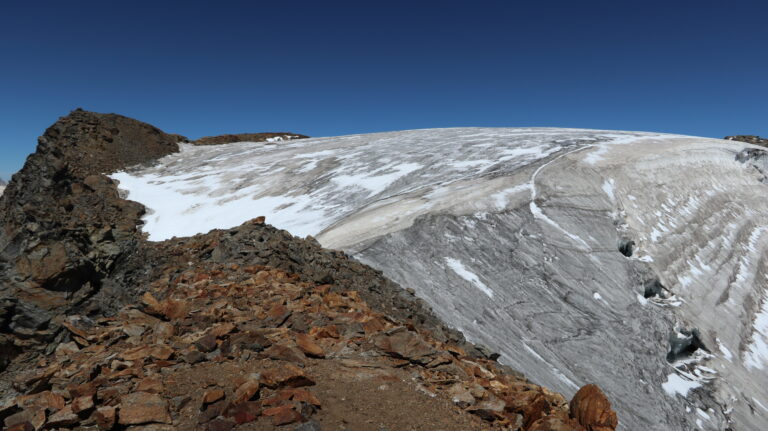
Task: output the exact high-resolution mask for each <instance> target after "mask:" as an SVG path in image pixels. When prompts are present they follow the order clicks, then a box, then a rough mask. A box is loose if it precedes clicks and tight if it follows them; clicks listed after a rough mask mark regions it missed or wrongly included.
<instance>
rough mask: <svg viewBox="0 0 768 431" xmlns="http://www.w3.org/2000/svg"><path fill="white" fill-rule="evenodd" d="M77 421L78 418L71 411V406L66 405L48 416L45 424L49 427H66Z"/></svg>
mask: <svg viewBox="0 0 768 431" xmlns="http://www.w3.org/2000/svg"><path fill="white" fill-rule="evenodd" d="M79 421H80V418H79V417H78V416H77V415H76V414H75V413H74V412H73V411H72V406H66V407H64V408H63V409H61V410H59V411H57V412H56V413H54V414H53V415H51V417H50V418H48V424H47V426H48V427H50V428H56V427H66V426H69V425H74V424H76V423H78V422H79Z"/></svg>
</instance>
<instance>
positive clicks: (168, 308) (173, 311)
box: [161, 299, 189, 320]
mask: <svg viewBox="0 0 768 431" xmlns="http://www.w3.org/2000/svg"><path fill="white" fill-rule="evenodd" d="M161 312H162V314H163V315H164V316H165V317H167V318H168V319H170V320H174V319H182V318H184V317H187V314H189V306H188V305H187V304H186V303H185V302H182V301H176V300H174V299H166V300H165V301H163V302H162V304H161Z"/></svg>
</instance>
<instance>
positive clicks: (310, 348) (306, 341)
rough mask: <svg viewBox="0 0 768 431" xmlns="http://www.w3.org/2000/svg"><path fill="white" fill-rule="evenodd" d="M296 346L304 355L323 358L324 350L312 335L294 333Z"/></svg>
mask: <svg viewBox="0 0 768 431" xmlns="http://www.w3.org/2000/svg"><path fill="white" fill-rule="evenodd" d="M295 338H296V346H297V347H298V348H299V350H301V351H302V352H304V354H305V355H307V356H311V357H314V358H324V357H325V351H323V348H322V347H320V346H319V345H318V344H317V343H316V342H315V340H314V339H313V338H312V336H310V335H307V334H296V337H295Z"/></svg>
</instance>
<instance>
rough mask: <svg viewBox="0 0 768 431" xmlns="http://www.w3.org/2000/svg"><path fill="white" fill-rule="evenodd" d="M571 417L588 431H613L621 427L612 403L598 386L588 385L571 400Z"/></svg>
mask: <svg viewBox="0 0 768 431" xmlns="http://www.w3.org/2000/svg"><path fill="white" fill-rule="evenodd" d="M570 407H571V417H572V418H573V419H576V420H577V421H578V422H579V423H580V424H581V425H582V426H583V427H584V428H586V430H587V431H613V430H615V429H616V427H617V426H618V425H619V420H618V419H617V417H616V412H614V411H613V409H612V408H611V402H610V401H608V397H606V396H605V394H604V393H603V391H601V390H600V388H599V387H597V386H596V385H586V386H583V387H582V388H581V389H579V391H578V392H576V395H574V396H573V399H572V400H571V404H570Z"/></svg>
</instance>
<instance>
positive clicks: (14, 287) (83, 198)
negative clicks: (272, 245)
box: [0, 110, 183, 365]
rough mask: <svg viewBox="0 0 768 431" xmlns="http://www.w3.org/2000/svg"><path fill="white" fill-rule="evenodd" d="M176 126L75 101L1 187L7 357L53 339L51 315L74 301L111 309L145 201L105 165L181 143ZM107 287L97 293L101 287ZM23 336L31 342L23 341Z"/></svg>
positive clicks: (146, 157)
mask: <svg viewBox="0 0 768 431" xmlns="http://www.w3.org/2000/svg"><path fill="white" fill-rule="evenodd" d="M181 139H183V138H182V137H179V136H177V135H169V134H166V133H163V132H162V131H160V130H159V129H157V128H155V127H152V126H150V125H148V124H144V123H141V122H139V121H136V120H133V119H130V118H126V117H122V116H120V115H114V114H96V113H92V112H86V111H82V110H76V111H73V112H72V113H71V114H70V115H68V116H66V117H63V118H61V119H60V120H59V121H57V122H56V123H55V124H54V125H53V126H51V127H50V128H48V130H46V131H45V134H44V135H43V136H41V137H40V138H39V141H38V147H37V151H36V152H35V153H34V154H32V155H30V156H29V157H28V158H27V161H26V163H25V165H24V167H23V168H22V169H21V171H19V172H18V173H17V174H15V175H14V176H13V179H12V181H11V182H10V184H8V186H7V188H6V190H5V192H4V193H3V195H2V197H0V330H1V331H2V332H5V333H6V334H12V335H13V336H14V337H17V338H16V342H15V343H16V344H17V346H16V347H11V346H10V344H9V343H10V341H9V338H8V335H5V336H4V335H0V337H2V338H0V339H2V340H3V341H2V342H5V346H6V347H7V348H4V349H2V350H3V355H0V356H2V357H0V365H2V363H4V362H6V361H7V359H8V356H10V355H8V354H7V353H13V352H15V351H16V350H18V347H20V346H18V344H19V340H27V342H30V343H31V342H39V341H43V342H48V341H50V340H52V339H53V338H54V337H55V335H56V334H57V331H58V324H57V323H56V322H52V321H51V319H52V318H53V317H54V316H56V315H59V314H61V313H65V312H67V311H68V310H71V309H73V308H75V307H90V308H92V309H93V311H104V310H107V309H109V308H110V303H112V302H114V301H117V300H118V299H119V298H120V297H121V295H122V294H121V290H122V289H123V286H122V285H121V284H120V283H114V282H111V281H108V280H106V279H107V277H108V276H109V275H110V274H112V273H113V270H114V269H115V266H116V264H117V262H119V261H120V260H122V259H124V258H125V257H126V256H127V255H130V254H132V253H134V252H135V250H136V248H137V244H138V241H139V239H140V237H141V234H140V232H139V231H138V229H137V225H138V224H139V223H141V221H140V218H141V216H142V215H143V214H144V208H143V206H142V205H141V204H138V203H136V202H130V201H127V200H124V199H121V198H120V197H119V194H118V191H117V187H116V184H115V182H114V181H112V180H111V179H109V178H108V177H107V176H105V175H104V173H108V172H111V171H114V170H116V169H119V168H123V167H125V166H129V165H135V164H141V163H145V162H148V161H151V160H154V159H156V158H158V157H161V156H164V155H167V154H170V153H173V152H175V151H178V145H177V142H178V141H179V140H181ZM105 288H106V289H108V290H109V293H108V294H105V295H102V297H103V299H101V300H97V301H91V303H89V304H87V302H88V301H89V299H92V298H94V295H96V294H97V293H98V292H99V291H100V290H101V289H105ZM21 344H23V343H21Z"/></svg>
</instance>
